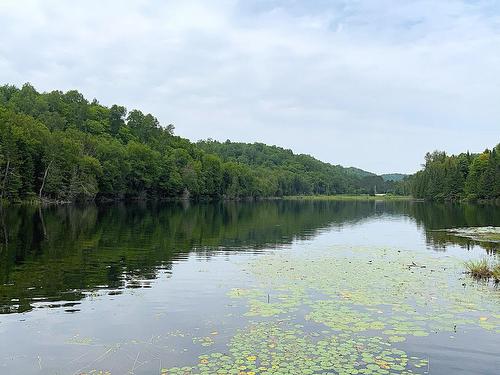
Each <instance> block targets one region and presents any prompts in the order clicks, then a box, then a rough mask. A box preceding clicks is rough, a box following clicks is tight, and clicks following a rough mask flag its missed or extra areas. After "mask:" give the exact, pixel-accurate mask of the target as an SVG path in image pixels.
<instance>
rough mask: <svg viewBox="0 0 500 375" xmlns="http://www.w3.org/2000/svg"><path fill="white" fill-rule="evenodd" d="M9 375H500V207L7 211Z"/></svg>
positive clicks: (4, 290) (2, 294) (1, 346)
mask: <svg viewBox="0 0 500 375" xmlns="http://www.w3.org/2000/svg"><path fill="white" fill-rule="evenodd" d="M0 219H1V222H0V227H1V231H0V374H23V375H28V374H113V375H114V374H191V373H193V374H200V373H201V374H248V375H252V374H425V373H430V374H452V373H453V374H498V373H500V372H499V371H500V291H499V288H498V287H496V286H494V285H492V284H488V283H480V282H475V281H473V280H471V279H470V278H469V277H468V276H467V275H464V274H463V263H464V261H465V260H467V259H479V258H485V257H486V258H489V259H490V260H493V259H496V260H497V261H498V260H499V258H500V257H499V256H498V254H499V253H498V251H497V246H496V245H495V244H487V243H477V242H474V241H472V240H468V239H464V238H459V237H454V236H451V235H448V234H446V233H445V232H442V231H438V230H439V229H444V228H454V227H465V226H489V225H492V226H500V210H499V207H498V206H474V205H444V204H443V205H438V204H426V203H425V204H424V203H418V202H382V201H381V202H360V201H358V202H333V201H313V202H311V201H265V202H254V203H250V202H249V203H216V204H208V203H207V204H195V203H187V202H184V203H165V204H149V203H148V204H130V205H124V204H116V205H115V204H113V205H99V206H96V205H88V206H81V207H79V206H63V207H49V208H44V209H38V208H8V209H5V208H4V209H3V211H2V212H1V215H0Z"/></svg>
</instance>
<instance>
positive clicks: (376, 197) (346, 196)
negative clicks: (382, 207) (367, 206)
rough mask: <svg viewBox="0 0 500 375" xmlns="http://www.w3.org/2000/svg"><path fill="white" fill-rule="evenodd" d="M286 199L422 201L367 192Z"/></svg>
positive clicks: (289, 197)
mask: <svg viewBox="0 0 500 375" xmlns="http://www.w3.org/2000/svg"><path fill="white" fill-rule="evenodd" d="M283 199H286V200H321V201H323V200H327V201H385V200H399V201H422V200H421V199H415V198H413V197H412V196H409V195H391V194H380V195H368V194H359V195H353V194H338V195H291V196H285V197H283Z"/></svg>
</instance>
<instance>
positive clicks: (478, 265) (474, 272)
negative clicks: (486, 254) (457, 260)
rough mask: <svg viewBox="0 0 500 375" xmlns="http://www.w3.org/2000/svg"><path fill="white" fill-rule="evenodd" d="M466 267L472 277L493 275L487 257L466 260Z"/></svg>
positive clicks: (479, 277) (484, 277)
mask: <svg viewBox="0 0 500 375" xmlns="http://www.w3.org/2000/svg"><path fill="white" fill-rule="evenodd" d="M465 268H466V269H467V272H468V273H469V274H470V275H471V276H472V277H475V278H478V279H488V278H490V277H491V275H492V272H491V269H490V265H489V264H488V261H487V260H486V259H481V260H477V261H476V260H469V261H467V262H465Z"/></svg>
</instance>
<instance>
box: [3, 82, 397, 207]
mask: <svg viewBox="0 0 500 375" xmlns="http://www.w3.org/2000/svg"><path fill="white" fill-rule="evenodd" d="M173 130H174V129H173V126H172V125H168V126H166V127H162V126H160V123H159V121H158V120H157V119H156V118H155V117H154V116H153V115H151V114H144V113H142V112H141V111H139V110H132V111H130V112H128V111H127V109H126V108H125V107H122V106H118V105H113V106H111V107H110V108H108V107H105V106H103V105H100V104H99V102H98V101H97V100H95V99H94V100H93V101H92V102H89V101H88V100H87V99H85V98H84V96H83V95H82V94H81V93H79V92H78V91H75V90H72V91H68V92H66V93H64V92H61V91H52V92H49V93H39V92H37V91H36V90H35V88H34V87H33V86H31V85H30V84H25V85H24V86H23V87H22V88H21V89H18V88H16V87H15V86H10V85H6V86H1V87H0V195H1V196H0V200H7V201H11V202H13V201H18V200H26V199H34V198H37V199H45V200H51V201H75V200H93V199H95V198H98V199H122V198H160V199H162V198H170V197H181V196H184V197H188V196H189V197H192V198H209V199H219V198H224V197H226V198H231V199H237V198H245V197H266V196H283V195H309V194H315V195H320V194H344V193H351V194H357V193H374V192H379V193H383V192H395V191H396V188H397V185H396V184H395V183H394V182H391V181H384V180H383V178H382V177H380V176H376V175H374V174H372V173H369V172H366V171H363V170H360V169H356V168H343V167H341V166H338V165H331V164H328V163H323V162H321V161H319V160H316V159H314V158H313V157H311V156H309V155H295V154H293V153H292V151H290V150H285V149H282V148H280V147H276V146H266V145H264V144H261V143H255V144H244V143H231V142H229V141H227V142H225V143H219V142H214V141H205V142H200V143H198V144H193V143H191V142H189V141H188V140H187V139H183V138H180V137H178V136H175V135H174V134H173Z"/></svg>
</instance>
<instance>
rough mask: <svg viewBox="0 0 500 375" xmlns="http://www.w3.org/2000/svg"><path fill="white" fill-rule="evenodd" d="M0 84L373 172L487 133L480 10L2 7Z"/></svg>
mask: <svg viewBox="0 0 500 375" xmlns="http://www.w3.org/2000/svg"><path fill="white" fill-rule="evenodd" d="M0 24H2V33H1V34H0V82H3V83H15V84H18V85H20V84H22V83H23V82H26V81H30V82H31V83H33V84H34V85H35V86H36V87H37V88H39V89H40V90H52V89H70V88H76V89H79V90H80V91H82V92H83V93H84V94H85V95H87V96H89V97H90V98H93V97H96V98H98V99H99V100H101V101H102V102H103V103H105V104H112V103H119V104H125V105H126V106H127V107H129V108H134V107H138V108H140V109H142V110H144V111H149V112H152V113H153V114H155V115H156V116H157V117H158V118H159V119H160V120H161V121H162V123H163V124H168V123H174V124H175V125H176V129H177V133H178V134H180V135H182V136H186V137H188V138H191V139H193V140H197V139H201V138H207V137H211V138H215V139H221V140H225V139H226V138H230V139H234V140H241V141H262V142H266V143H272V144H278V145H282V146H285V147H287V148H292V149H293V150H295V151H298V152H305V153H309V154H312V155H314V156H317V157H319V158H321V159H322V160H325V161H329V162H332V163H335V164H337V163H340V164H344V165H355V166H358V167H361V168H365V169H368V170H373V171H375V172H389V171H404V172H410V171H414V170H415V169H417V168H418V166H419V164H420V162H421V160H422V158H423V154H424V153H425V152H426V151H429V150H433V149H435V148H439V149H446V150H448V151H450V152H460V151H462V150H466V149H471V150H473V151H479V150H481V149H483V148H485V147H487V146H493V145H494V144H495V143H496V142H498V141H499V140H500V139H499V135H500V132H499V130H498V129H499V128H500V126H499V124H498V122H499V119H500V106H499V105H498V97H500V95H499V94H500V48H498V46H500V9H499V7H498V6H497V5H496V4H495V2H491V1H487V0H485V1H475V2H470V1H439V2H435V1H396V0H392V1H389V0H384V1H377V2H372V1H357V2H352V1H336V2H333V3H332V2H322V1H317V2H309V1H302V2H284V1H283V2H281V1H276V2H261V1H253V2H251V1H240V2H238V1H210V2H207V1H182V2H177V1H145V0H134V1H127V2H123V1H111V0H108V1H97V0H93V1H74V2H66V1H62V0H61V1H59V0H44V1H41V0H40V1H35V0H32V1H3V2H0Z"/></svg>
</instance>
